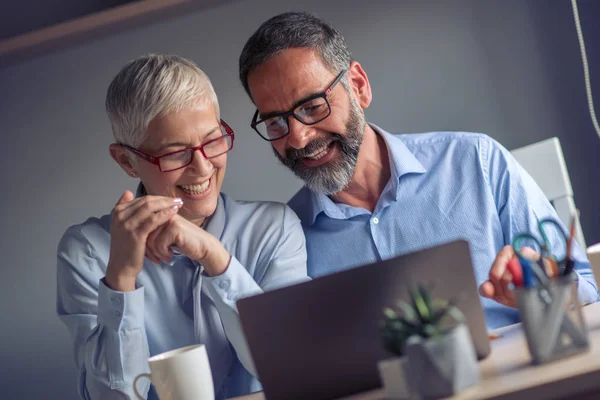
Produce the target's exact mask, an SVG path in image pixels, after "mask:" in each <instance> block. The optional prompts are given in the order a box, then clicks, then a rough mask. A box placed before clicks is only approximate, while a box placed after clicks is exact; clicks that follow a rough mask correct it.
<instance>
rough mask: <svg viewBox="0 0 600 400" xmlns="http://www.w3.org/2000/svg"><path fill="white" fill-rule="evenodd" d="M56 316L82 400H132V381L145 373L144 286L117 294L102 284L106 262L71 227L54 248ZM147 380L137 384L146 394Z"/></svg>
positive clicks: (81, 235)
mask: <svg viewBox="0 0 600 400" xmlns="http://www.w3.org/2000/svg"><path fill="white" fill-rule="evenodd" d="M57 258H58V263H57V313H58V316H59V318H60V319H61V321H62V322H63V323H64V324H65V325H66V326H67V328H68V329H69V332H70V334H71V338H72V340H73V347H74V353H75V362H76V365H77V368H78V372H79V379H78V392H79V395H80V396H81V398H82V399H128V398H131V399H133V398H135V395H134V392H133V381H134V379H135V377H136V376H137V375H138V374H141V373H145V372H146V373H147V372H149V367H148V362H147V361H148V357H149V350H148V343H147V337H146V331H145V327H144V318H143V316H144V288H143V287H138V288H137V289H136V290H134V291H132V292H126V293H124V292H116V291H113V290H111V289H109V288H108V287H107V286H106V285H105V284H104V280H103V277H104V269H103V268H102V267H101V266H105V265H104V264H105V261H104V260H105V259H106V258H108V257H106V258H104V259H102V258H101V257H100V256H99V255H98V254H96V253H95V252H94V250H93V248H92V246H91V245H90V243H89V242H88V241H87V239H86V238H85V237H84V235H83V234H82V233H81V232H80V231H79V230H78V229H74V228H71V229H69V230H68V231H67V232H66V233H65V235H64V236H63V238H62V240H61V242H60V244H59V247H58V254H57ZM149 387H150V382H149V380H148V379H142V380H140V381H139V382H138V391H139V393H140V394H142V395H143V396H144V397H146V396H147V393H148V390H149Z"/></svg>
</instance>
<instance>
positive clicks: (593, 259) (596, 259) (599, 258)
mask: <svg viewBox="0 0 600 400" xmlns="http://www.w3.org/2000/svg"><path fill="white" fill-rule="evenodd" d="M587 257H588V260H590V267H592V272H593V273H594V277H595V278H596V284H597V285H598V288H599V289H600V243H596V244H595V245H592V246H590V247H588V248H587Z"/></svg>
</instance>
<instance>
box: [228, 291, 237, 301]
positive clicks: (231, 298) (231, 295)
mask: <svg viewBox="0 0 600 400" xmlns="http://www.w3.org/2000/svg"><path fill="white" fill-rule="evenodd" d="M227 299H229V300H234V301H235V300H236V295H235V293H234V292H232V293H229V294H228V295H227Z"/></svg>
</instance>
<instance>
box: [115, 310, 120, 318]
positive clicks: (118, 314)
mask: <svg viewBox="0 0 600 400" xmlns="http://www.w3.org/2000/svg"><path fill="white" fill-rule="evenodd" d="M113 315H114V316H115V317H116V318H120V317H121V312H120V311H115V312H113Z"/></svg>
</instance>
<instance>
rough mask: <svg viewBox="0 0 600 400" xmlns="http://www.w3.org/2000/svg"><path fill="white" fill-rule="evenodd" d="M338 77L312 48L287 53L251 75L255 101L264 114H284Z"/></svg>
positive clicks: (286, 51) (281, 54)
mask: <svg viewBox="0 0 600 400" xmlns="http://www.w3.org/2000/svg"><path fill="white" fill-rule="evenodd" d="M334 77H335V75H334V73H333V72H332V71H329V70H328V69H327V67H326V66H325V64H324V62H323V60H322V59H321V57H320V56H319V55H318V54H317V53H316V52H315V51H314V50H312V49H308V48H294V49H288V50H285V51H283V52H281V53H279V54H277V55H275V56H273V57H271V58H270V59H269V60H267V61H266V62H265V63H263V64H261V65H259V66H258V67H256V68H255V69H254V70H252V71H251V72H250V73H249V74H248V87H249V88H250V93H251V95H252V100H253V101H254V103H255V104H256V106H257V108H258V109H259V111H260V112H261V113H262V114H264V113H267V112H272V111H283V110H286V109H288V108H290V107H292V106H293V105H294V104H295V103H296V102H297V101H298V100H299V99H302V98H304V97H306V96H308V95H310V94H313V93H318V92H322V91H324V90H325V89H326V88H327V85H329V83H330V82H331V80H332V79H333V78H334Z"/></svg>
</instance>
